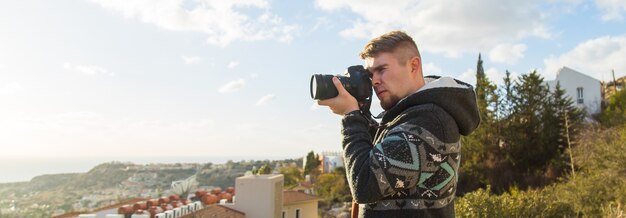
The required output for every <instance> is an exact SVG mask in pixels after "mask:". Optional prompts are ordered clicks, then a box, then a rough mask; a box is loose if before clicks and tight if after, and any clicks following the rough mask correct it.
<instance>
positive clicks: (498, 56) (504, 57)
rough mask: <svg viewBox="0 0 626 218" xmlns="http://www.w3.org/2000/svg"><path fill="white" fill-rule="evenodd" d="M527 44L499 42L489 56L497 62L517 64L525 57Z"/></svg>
mask: <svg viewBox="0 0 626 218" xmlns="http://www.w3.org/2000/svg"><path fill="white" fill-rule="evenodd" d="M526 47H527V46H526V45H525V44H515V45H513V44H508V43H506V44H499V45H497V46H496V47H494V48H493V49H491V51H489V58H490V59H491V61H493V62H496V63H505V64H515V63H517V61H518V60H519V59H520V58H523V57H524V52H525V51H526Z"/></svg>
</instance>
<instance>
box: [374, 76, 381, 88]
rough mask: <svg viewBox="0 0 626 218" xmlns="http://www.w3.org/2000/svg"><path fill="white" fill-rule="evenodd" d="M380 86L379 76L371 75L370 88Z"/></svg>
mask: <svg viewBox="0 0 626 218" xmlns="http://www.w3.org/2000/svg"><path fill="white" fill-rule="evenodd" d="M378 85H380V76H378V75H376V74H373V75H372V86H374V87H375V86H378Z"/></svg>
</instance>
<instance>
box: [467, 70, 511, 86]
mask: <svg viewBox="0 0 626 218" xmlns="http://www.w3.org/2000/svg"><path fill="white" fill-rule="evenodd" d="M485 75H487V79H489V81H491V82H492V83H494V84H496V85H499V86H500V85H503V84H504V80H503V79H504V77H505V76H506V71H499V70H498V69H496V68H493V67H492V68H489V69H487V70H485ZM516 77H517V73H514V72H511V78H512V79H515V78H516ZM456 79H458V80H461V81H463V82H466V83H469V84H471V85H473V86H476V69H471V68H470V69H467V70H465V71H464V72H463V73H462V74H461V75H460V76H459V77H458V78H456Z"/></svg>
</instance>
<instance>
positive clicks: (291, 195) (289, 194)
mask: <svg viewBox="0 0 626 218" xmlns="http://www.w3.org/2000/svg"><path fill="white" fill-rule="evenodd" d="M319 199H320V198H319V197H317V196H315V195H310V194H307V193H304V192H299V191H284V192H283V205H286V204H293V203H298V202H303V201H313V200H315V201H317V200H319Z"/></svg>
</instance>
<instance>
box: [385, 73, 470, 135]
mask: <svg viewBox="0 0 626 218" xmlns="http://www.w3.org/2000/svg"><path fill="white" fill-rule="evenodd" d="M424 80H425V82H426V84H425V85H424V86H423V87H422V88H421V89H419V90H418V91H417V92H415V93H413V94H411V95H409V96H407V97H406V98H404V99H402V100H400V102H398V103H397V104H396V105H395V106H393V107H392V108H391V109H389V110H388V111H386V112H385V114H384V115H383V119H382V123H383V124H385V123H387V122H389V121H390V120H391V119H393V118H395V117H396V116H398V115H399V114H400V113H402V111H404V110H406V109H407V108H409V107H412V106H415V105H422V104H435V105H437V106H439V107H441V108H443V109H444V110H445V111H446V112H447V113H448V114H450V115H451V116H452V117H453V118H454V120H455V121H456V123H457V125H458V126H459V133H461V135H469V134H470V133H472V131H474V130H475V129H476V128H477V127H478V124H479V123H480V115H479V114H478V107H477V106H476V94H475V93H474V87H472V85H470V84H467V83H464V82H461V81H459V80H456V79H453V78H450V77H439V76H426V77H424Z"/></svg>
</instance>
